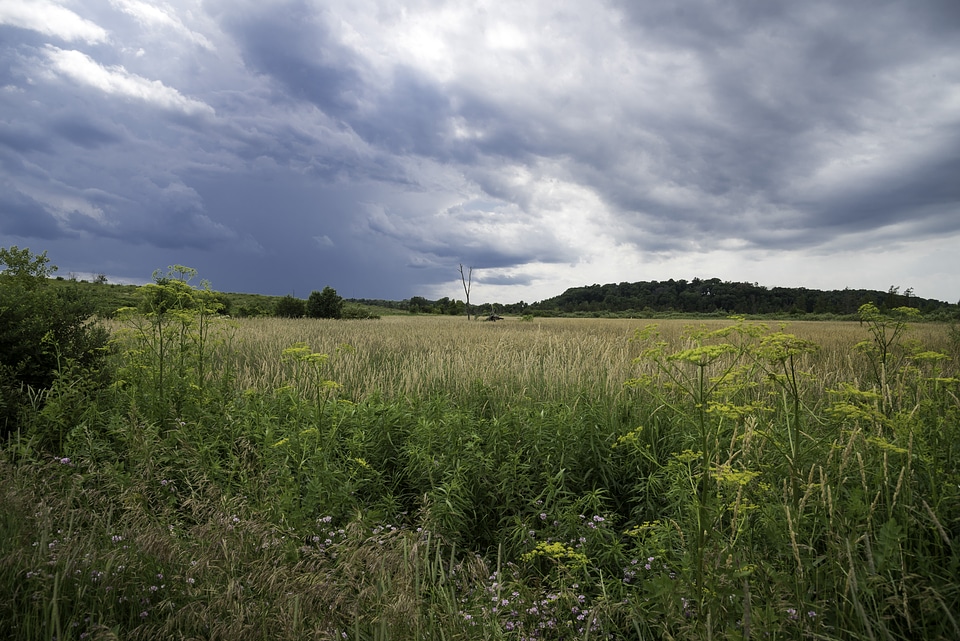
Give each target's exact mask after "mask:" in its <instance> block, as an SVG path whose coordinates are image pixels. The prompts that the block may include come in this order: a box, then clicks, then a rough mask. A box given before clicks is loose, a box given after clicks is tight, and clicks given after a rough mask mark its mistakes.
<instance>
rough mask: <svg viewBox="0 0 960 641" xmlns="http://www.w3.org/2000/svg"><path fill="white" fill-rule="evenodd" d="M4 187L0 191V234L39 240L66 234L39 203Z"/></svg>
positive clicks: (60, 236)
mask: <svg viewBox="0 0 960 641" xmlns="http://www.w3.org/2000/svg"><path fill="white" fill-rule="evenodd" d="M5 187H6V188H5V189H4V190H3V191H2V192H0V234H2V235H3V236H4V237H10V236H19V237H22V238H34V239H40V240H52V239H56V238H62V237H64V236H67V235H68V234H67V233H66V232H65V231H64V230H63V229H62V228H61V226H60V224H59V222H58V221H57V219H56V218H54V217H53V216H52V215H51V214H50V213H49V212H47V210H46V208H44V207H43V206H42V205H41V204H40V203H38V202H37V201H35V200H33V199H32V198H30V197H29V196H25V195H23V194H19V193H17V192H16V191H14V190H12V189H10V188H9V186H5Z"/></svg>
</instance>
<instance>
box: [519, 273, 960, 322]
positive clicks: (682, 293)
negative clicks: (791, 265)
mask: <svg viewBox="0 0 960 641" xmlns="http://www.w3.org/2000/svg"><path fill="white" fill-rule="evenodd" d="M866 303H873V304H874V305H875V306H877V307H878V308H880V309H882V310H887V309H894V308H897V307H912V308H916V309H918V310H920V311H922V312H923V313H924V314H926V315H928V316H931V317H936V318H938V319H940V320H948V319H950V318H957V317H958V307H957V305H948V304H947V303H944V302H942V301H937V300H931V299H925V298H918V297H916V296H914V295H913V290H912V289H907V290H905V291H904V292H903V293H900V288H899V287H891V288H890V289H889V290H888V291H886V292H880V291H871V290H864V289H844V290H834V291H820V290H815V289H806V288H803V287H773V288H767V287H763V286H760V285H756V284H752V283H733V282H728V281H721V280H720V279H719V278H711V279H709V280H701V279H699V278H694V279H693V280H692V281H686V280H682V279H681V280H672V279H671V280H668V281H645V282H638V283H619V284H613V283H611V284H607V285H591V286H588V287H574V288H571V289H568V290H567V291H565V292H563V293H562V294H561V295H559V296H556V297H554V298H550V299H547V300H543V301H540V302H538V303H534V304H533V305H530V306H529V310H530V311H531V312H532V313H535V314H538V315H549V314H574V313H581V314H601V313H602V314H623V315H633V316H641V317H651V316H653V315H657V314H663V313H677V314H684V315H687V316H688V317H689V315H691V314H704V315H710V314H713V315H720V316H727V315H730V314H749V315H760V314H765V315H770V314H781V315H783V314H790V315H794V316H805V315H821V316H823V315H833V316H854V315H856V314H857V312H858V310H859V308H860V306H861V305H864V304H866ZM509 311H511V313H513V312H512V310H509Z"/></svg>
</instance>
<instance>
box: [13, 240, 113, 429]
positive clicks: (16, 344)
mask: <svg viewBox="0 0 960 641" xmlns="http://www.w3.org/2000/svg"><path fill="white" fill-rule="evenodd" d="M0 266H2V267H3V271H2V272H0V301H2V302H0V391H2V394H0V396H2V398H3V399H4V400H3V401H2V402H0V434H3V435H6V434H8V433H10V432H13V431H15V430H17V429H18V428H21V427H24V426H25V423H26V422H27V416H28V415H30V414H31V413H33V411H34V410H39V409H41V407H42V406H43V401H44V399H45V396H46V393H47V391H48V390H49V389H50V388H51V387H52V386H53V385H54V382H55V381H57V380H58V378H59V379H61V382H62V383H63V382H64V381H63V375H64V373H65V372H67V371H68V370H69V371H71V372H73V375H75V376H79V377H83V378H86V379H87V380H88V381H94V382H100V381H102V378H101V374H100V372H101V367H102V364H103V356H104V348H105V346H106V344H107V333H106V331H105V330H104V329H103V328H102V327H100V326H99V325H96V324H91V323H88V322H87V320H88V318H89V317H90V316H91V315H92V313H93V307H92V305H91V303H90V301H89V299H87V298H86V297H85V296H83V295H82V294H81V293H80V291H79V289H77V288H75V287H70V286H58V287H53V286H51V285H50V284H49V283H48V277H49V276H50V274H51V273H52V272H54V271H56V269H57V268H56V266H54V265H50V264H49V259H48V258H47V253H46V252H43V253H42V254H33V253H31V252H30V250H29V249H28V248H24V249H19V248H18V247H17V246H15V245H14V246H12V247H10V248H0Z"/></svg>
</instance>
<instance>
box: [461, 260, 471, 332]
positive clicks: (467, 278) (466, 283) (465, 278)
mask: <svg viewBox="0 0 960 641" xmlns="http://www.w3.org/2000/svg"><path fill="white" fill-rule="evenodd" d="M460 282H462V283H463V293H464V294H466V295H467V306H466V307H467V320H470V286H471V285H472V284H473V267H468V268H467V273H466V275H464V273H463V263H460Z"/></svg>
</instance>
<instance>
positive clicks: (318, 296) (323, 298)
mask: <svg viewBox="0 0 960 641" xmlns="http://www.w3.org/2000/svg"><path fill="white" fill-rule="evenodd" d="M307 316H309V317H310V318H342V317H343V298H342V297H341V296H340V295H339V294H337V290H335V289H334V288H332V287H329V286H327V287H324V288H323V291H322V292H318V291H313V292H310V297H309V298H307Z"/></svg>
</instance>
